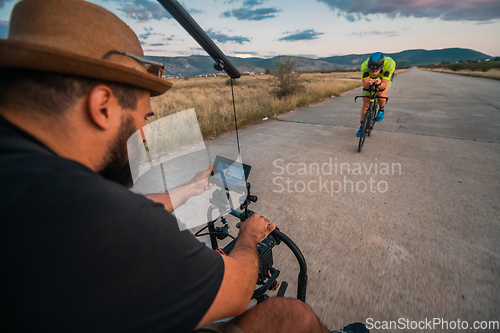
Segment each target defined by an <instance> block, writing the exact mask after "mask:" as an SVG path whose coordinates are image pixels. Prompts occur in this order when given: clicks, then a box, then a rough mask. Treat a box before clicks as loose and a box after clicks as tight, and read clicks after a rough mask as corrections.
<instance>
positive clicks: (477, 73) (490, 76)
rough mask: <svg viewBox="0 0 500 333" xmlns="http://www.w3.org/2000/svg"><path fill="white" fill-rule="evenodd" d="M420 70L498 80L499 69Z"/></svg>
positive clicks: (499, 78) (499, 76)
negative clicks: (485, 70) (484, 70)
mask: <svg viewBox="0 0 500 333" xmlns="http://www.w3.org/2000/svg"><path fill="white" fill-rule="evenodd" d="M421 69H423V70H430V71H432V72H442V73H450V74H459V75H466V76H477V77H485V78H488V79H496V80H500V69H498V68H493V69H490V70H489V71H487V72H483V71H471V70H466V69H464V70H460V71H452V70H449V69H443V68H436V69H428V68H421Z"/></svg>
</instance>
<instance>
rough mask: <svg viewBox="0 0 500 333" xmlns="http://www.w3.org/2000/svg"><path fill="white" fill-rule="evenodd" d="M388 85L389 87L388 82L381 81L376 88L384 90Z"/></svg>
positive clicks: (385, 80)
mask: <svg viewBox="0 0 500 333" xmlns="http://www.w3.org/2000/svg"><path fill="white" fill-rule="evenodd" d="M388 85H389V80H387V79H382V83H380V85H379V86H378V89H379V90H384V89H385V88H387V86H388Z"/></svg>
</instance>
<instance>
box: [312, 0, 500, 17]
mask: <svg viewBox="0 0 500 333" xmlns="http://www.w3.org/2000/svg"><path fill="white" fill-rule="evenodd" d="M317 1H318V2H323V3H325V4H326V5H327V6H328V7H330V9H332V10H335V11H338V14H339V16H343V17H345V18H346V19H347V20H349V21H351V22H352V21H358V20H360V19H361V15H369V14H385V15H387V16H388V17H390V18H395V17H398V16H404V17H416V18H424V17H427V18H439V19H442V20H445V21H488V20H493V19H498V18H500V1H498V0H455V1H450V0H397V1H396V0H371V1H365V0H317Z"/></svg>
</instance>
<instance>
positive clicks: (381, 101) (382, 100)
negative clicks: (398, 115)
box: [368, 85, 391, 108]
mask: <svg viewBox="0 0 500 333" xmlns="http://www.w3.org/2000/svg"><path fill="white" fill-rule="evenodd" d="M390 89H391V86H389V85H388V86H387V87H386V88H385V89H384V90H383V91H379V92H378V93H377V96H380V97H387V92H388V91H389V90H390ZM386 103H387V100H386V99H385V98H377V104H378V106H379V108H384V107H385V104H386ZM368 104H370V103H368Z"/></svg>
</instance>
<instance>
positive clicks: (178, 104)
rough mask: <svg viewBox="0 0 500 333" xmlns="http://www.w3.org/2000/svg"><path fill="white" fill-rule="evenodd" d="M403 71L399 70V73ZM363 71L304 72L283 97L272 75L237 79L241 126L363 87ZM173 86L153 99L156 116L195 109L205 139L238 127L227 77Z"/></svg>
mask: <svg viewBox="0 0 500 333" xmlns="http://www.w3.org/2000/svg"><path fill="white" fill-rule="evenodd" d="M400 72H402V71H400V70H398V71H396V73H400ZM360 76H361V75H360V73H359V72H343V73H304V74H300V76H299V81H300V85H302V86H303V89H302V90H301V91H300V92H299V93H296V94H294V95H293V96H288V97H285V98H282V99H278V98H276V97H274V96H273V95H272V93H271V91H272V90H273V88H274V85H275V80H274V77H273V76H271V75H257V76H255V77H253V76H242V77H240V78H239V79H237V80H234V81H233V82H234V83H233V84H234V98H235V104H236V116H237V120H238V126H244V125H247V124H250V123H254V122H257V121H262V119H264V118H266V117H267V118H268V119H275V117H276V116H277V115H279V114H280V113H283V112H287V111H291V110H294V109H296V108H297V107H301V106H308V105H311V104H313V103H315V102H317V101H319V100H321V99H322V98H326V97H334V96H336V97H338V96H341V95H342V94H343V93H345V92H347V91H349V90H352V89H354V88H357V87H360V86H361V77H360ZM171 81H172V82H173V87H172V89H170V90H169V91H168V92H167V93H166V94H164V95H162V96H159V97H155V98H153V99H152V100H151V101H152V102H151V104H152V106H153V111H154V113H155V114H156V117H153V118H151V119H150V121H154V120H156V119H158V118H161V117H164V116H166V115H170V114H173V113H176V112H179V111H183V110H187V109H190V108H194V109H195V111H196V115H197V117H198V123H199V125H200V128H201V132H202V135H203V137H204V138H205V139H208V138H213V137H215V136H218V135H220V134H222V133H225V132H227V131H231V130H233V129H234V121H233V119H234V116H233V104H232V98H231V87H230V81H229V79H228V78H227V77H196V78H187V79H186V78H181V79H172V80H171Z"/></svg>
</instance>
